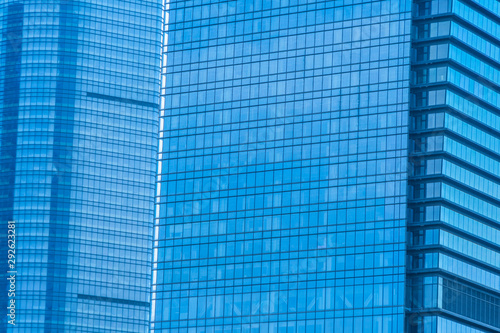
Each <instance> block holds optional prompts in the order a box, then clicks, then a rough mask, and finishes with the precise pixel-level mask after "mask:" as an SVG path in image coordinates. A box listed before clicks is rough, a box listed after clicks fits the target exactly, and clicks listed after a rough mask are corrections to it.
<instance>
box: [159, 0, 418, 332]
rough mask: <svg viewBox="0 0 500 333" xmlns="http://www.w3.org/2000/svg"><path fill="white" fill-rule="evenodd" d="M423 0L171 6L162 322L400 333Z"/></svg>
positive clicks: (163, 328)
mask: <svg viewBox="0 0 500 333" xmlns="http://www.w3.org/2000/svg"><path fill="white" fill-rule="evenodd" d="M411 9H412V4H411V2H410V1H408V0H401V1H400V0H396V1H363V2H361V1H294V0H291V1H228V2H210V1H194V2H191V1H170V2H169V8H168V13H169V25H168V31H167V33H168V43H167V45H168V50H167V51H166V63H164V66H163V68H162V74H163V83H164V84H163V88H162V93H161V110H162V111H161V112H162V114H161V122H160V149H161V153H160V166H159V170H160V174H159V176H158V177H159V179H158V196H157V213H158V215H157V220H156V226H155V228H156V233H155V235H156V236H155V237H156V238H155V250H154V251H155V254H154V259H155V264H154V268H153V301H152V314H153V316H152V327H153V330H152V331H153V332H172V333H174V332H263V333H265V332H306V331H307V332H370V333H372V332H402V331H403V328H404V314H405V276H406V275H405V273H406V269H405V255H406V250H407V248H406V242H405V232H406V226H407V215H406V209H407V177H408V172H407V170H408V145H407V143H408V139H409V136H408V134H409V133H408V132H409V126H408V119H409V111H410V110H409V93H410V90H409V89H410V53H411V52H410V50H411V23H412V21H411V18H412V12H411Z"/></svg>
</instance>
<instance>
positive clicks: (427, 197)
mask: <svg viewBox="0 0 500 333" xmlns="http://www.w3.org/2000/svg"><path fill="white" fill-rule="evenodd" d="M499 32H500V2H498V1H489V0H473V1H462V0H439V1H436V0H433V1H415V7H414V12H413V36H412V40H413V43H412V53H413V54H412V57H413V61H412V88H411V95H412V98H411V109H412V111H411V122H410V123H411V135H410V137H411V141H410V142H411V144H410V166H411V167H410V171H411V172H410V177H409V178H410V180H409V214H408V215H409V218H408V236H409V237H408V261H407V265H408V267H407V268H408V270H407V273H408V275H407V285H408V289H407V291H408V295H407V306H408V310H409V311H408V320H407V322H408V327H407V328H408V332H410V333H420V332H422V333H423V332H425V333H435V332H439V333H441V332H500V315H499V314H500V192H499V191H500V186H499V185H500V177H499V175H500V149H499V147H500V146H499V139H500V126H499V124H500V123H499V120H500V117H499V114H500V107H499V106H500V103H499V101H500V100H499V93H500V38H499V36H500V34H499Z"/></svg>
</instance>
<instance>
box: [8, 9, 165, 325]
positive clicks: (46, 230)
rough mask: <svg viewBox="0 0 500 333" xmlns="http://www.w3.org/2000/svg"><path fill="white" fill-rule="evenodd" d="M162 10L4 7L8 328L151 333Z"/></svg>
mask: <svg viewBox="0 0 500 333" xmlns="http://www.w3.org/2000/svg"><path fill="white" fill-rule="evenodd" d="M161 21H162V3H161V1H160V0H141V1H116V0H105V1H101V0H99V1H95V0H71V1H70V0H30V1H15V0H4V1H1V4H0V29H1V45H0V76H1V80H0V91H1V95H0V96H1V97H0V98H1V100H0V104H1V107H2V118H1V137H0V142H1V143H0V148H1V160H0V167H1V170H0V187H1V192H0V196H1V199H0V202H1V206H0V215H1V218H2V222H1V223H2V233H1V234H2V240H1V241H0V244H1V246H2V248H1V251H2V260H1V269H2V271H1V273H0V274H2V276H1V283H2V285H1V287H2V295H1V296H0V299H1V304H0V305H1V308H2V325H3V327H2V329H1V331H2V332H4V329H5V327H6V326H5V325H6V323H5V319H6V316H5V315H4V314H5V312H4V311H5V308H6V304H7V303H6V302H7V298H6V297H5V296H6V286H5V282H6V277H5V275H4V274H5V272H6V271H7V267H5V265H6V263H7V260H6V254H7V250H6V248H5V247H6V245H7V244H6V241H4V240H6V239H7V238H6V237H7V235H6V234H7V233H6V229H7V221H15V222H16V234H17V239H16V240H17V242H16V268H17V279H16V280H17V284H16V290H17V292H16V298H15V300H16V326H8V332H23V333H26V332H37V333H39V332H46V333H47V332H99V333H102V332H134V333H137V332H147V331H148V321H149V312H150V302H149V301H150V293H149V292H150V269H151V259H152V237H153V216H154V199H153V196H154V187H155V172H156V152H157V126H158V103H159V87H160V61H161V60H160V58H161Z"/></svg>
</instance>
